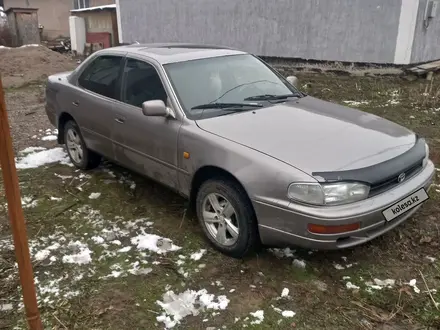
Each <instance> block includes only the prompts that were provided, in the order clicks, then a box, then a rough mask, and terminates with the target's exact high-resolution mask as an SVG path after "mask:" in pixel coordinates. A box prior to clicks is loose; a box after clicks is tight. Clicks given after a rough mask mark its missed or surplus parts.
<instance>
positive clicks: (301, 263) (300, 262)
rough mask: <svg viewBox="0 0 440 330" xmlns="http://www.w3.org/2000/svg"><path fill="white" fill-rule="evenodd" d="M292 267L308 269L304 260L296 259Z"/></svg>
mask: <svg viewBox="0 0 440 330" xmlns="http://www.w3.org/2000/svg"><path fill="white" fill-rule="evenodd" d="M292 265H293V266H295V267H298V268H306V263H305V261H304V260H299V259H294V260H293V262H292Z"/></svg>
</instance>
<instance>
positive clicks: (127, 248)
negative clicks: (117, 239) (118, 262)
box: [118, 246, 131, 253]
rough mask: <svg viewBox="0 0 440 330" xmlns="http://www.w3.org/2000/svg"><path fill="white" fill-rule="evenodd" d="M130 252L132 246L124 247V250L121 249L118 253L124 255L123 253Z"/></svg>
mask: <svg viewBox="0 0 440 330" xmlns="http://www.w3.org/2000/svg"><path fill="white" fill-rule="evenodd" d="M130 250H131V246H126V247H123V248H122V249H119V250H118V252H121V253H123V252H128V251H130Z"/></svg>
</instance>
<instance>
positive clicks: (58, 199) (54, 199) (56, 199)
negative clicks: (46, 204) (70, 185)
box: [50, 196, 63, 202]
mask: <svg viewBox="0 0 440 330" xmlns="http://www.w3.org/2000/svg"><path fill="white" fill-rule="evenodd" d="M50 200H51V201H56V202H59V201H62V200H63V199H62V198H60V197H53V196H50Z"/></svg>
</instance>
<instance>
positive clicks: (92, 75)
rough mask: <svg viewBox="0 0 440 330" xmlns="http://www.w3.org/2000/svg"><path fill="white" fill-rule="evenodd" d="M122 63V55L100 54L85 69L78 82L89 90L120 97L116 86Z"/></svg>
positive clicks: (114, 97) (115, 97) (111, 96)
mask: <svg viewBox="0 0 440 330" xmlns="http://www.w3.org/2000/svg"><path fill="white" fill-rule="evenodd" d="M121 64H122V57H120V56H109V55H105V56H100V57H98V58H96V59H95V60H94V61H92V63H91V64H90V65H89V66H88V67H87V68H86V69H85V70H84V71H83V73H82V74H81V76H80V77H79V79H78V84H79V85H80V86H81V87H83V88H85V89H87V90H89V91H92V92H95V93H97V94H101V95H103V96H107V97H110V98H112V99H118V93H117V90H116V88H117V83H118V79H119V73H120V69H121Z"/></svg>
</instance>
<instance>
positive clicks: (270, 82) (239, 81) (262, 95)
mask: <svg viewBox="0 0 440 330" xmlns="http://www.w3.org/2000/svg"><path fill="white" fill-rule="evenodd" d="M164 67H165V70H166V72H167V74H168V77H169V79H170V81H171V83H172V85H173V88H174V90H175V92H176V94H177V97H178V98H179V101H180V103H181V105H182V107H183V109H184V111H185V112H186V115H187V116H188V117H189V118H191V119H201V118H206V117H213V116H220V115H224V114H225V113H226V114H227V113H232V112H234V111H247V110H252V105H253V104H255V108H261V107H262V101H278V102H280V100H281V101H282V100H283V99H288V98H289V97H297V96H299V95H301V94H300V92H299V91H297V90H296V89H295V88H294V87H293V86H292V85H290V84H289V83H288V82H287V81H283V80H282V79H281V78H280V77H279V76H278V75H277V74H276V73H275V72H274V71H272V70H271V69H270V68H269V67H268V66H267V65H266V64H265V63H264V62H262V61H260V60H259V59H258V58H256V57H254V56H252V55H249V54H244V55H230V56H222V57H214V58H206V59H200V60H192V61H187V62H178V63H171V64H166V65H164ZM210 104H213V107H212V108H210V106H209V105H210ZM234 104H235V105H240V104H242V105H243V104H245V105H246V106H245V107H243V106H240V107H234V106H233V105H234ZM264 105H265V106H268V105H270V103H268V102H266V104H264Z"/></svg>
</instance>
